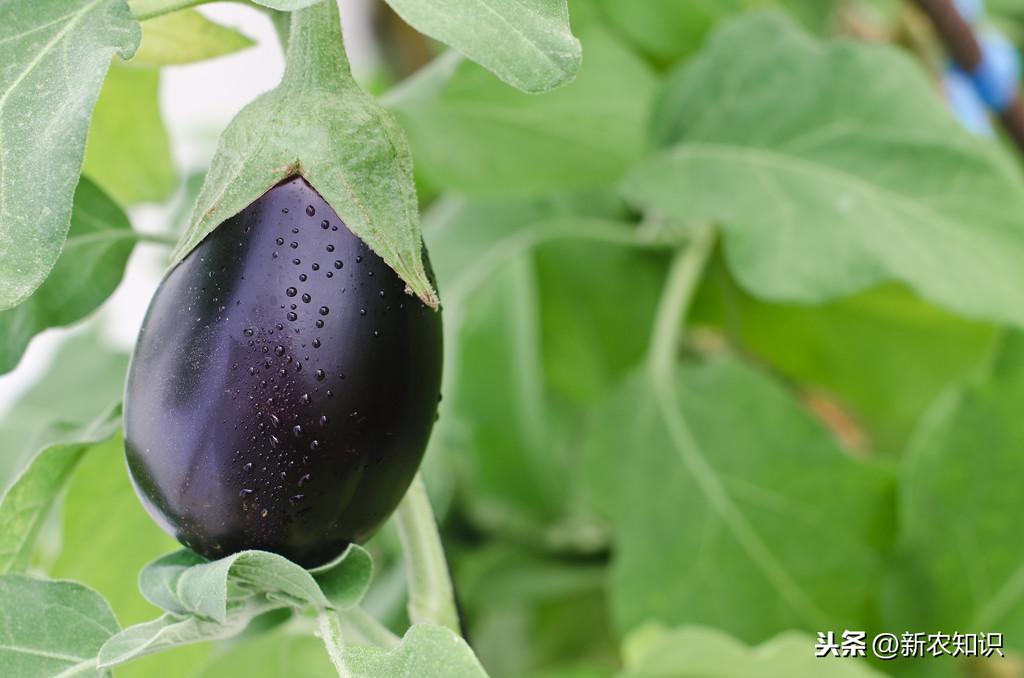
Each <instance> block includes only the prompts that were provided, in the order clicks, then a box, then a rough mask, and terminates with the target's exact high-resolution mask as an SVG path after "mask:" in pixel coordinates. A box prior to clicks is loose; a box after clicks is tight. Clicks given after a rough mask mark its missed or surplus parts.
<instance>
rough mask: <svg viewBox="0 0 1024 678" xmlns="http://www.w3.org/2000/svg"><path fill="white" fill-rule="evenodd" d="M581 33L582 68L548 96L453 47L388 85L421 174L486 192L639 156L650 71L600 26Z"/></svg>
mask: <svg viewBox="0 0 1024 678" xmlns="http://www.w3.org/2000/svg"><path fill="white" fill-rule="evenodd" d="M581 36H582V40H583V44H584V46H585V48H586V51H587V58H586V60H585V62H584V65H583V68H582V69H581V70H580V75H579V77H578V78H577V79H576V81H575V82H574V83H572V84H571V85H569V86H567V87H565V88H563V89H561V90H559V91H557V92H552V93H550V94H545V95H544V96H540V97H538V96H530V95H528V94H523V93H521V92H517V91H515V90H513V89H511V88H509V87H507V86H505V85H503V84H502V83H501V82H499V81H498V80H496V79H495V78H494V77H493V76H491V75H490V74H489V73H487V72H486V71H485V70H483V69H482V68H480V67H479V66H476V65H474V64H471V63H469V62H459V61H458V60H457V59H455V58H452V56H453V55H445V56H443V57H441V58H440V59H439V60H438V61H437V62H436V63H434V64H432V65H431V66H428V67H427V68H426V69H424V70H423V71H422V72H421V73H419V74H417V75H416V76H414V77H413V78H412V79H411V80H410V81H408V82H406V83H405V84H403V85H402V86H401V87H400V88H399V89H398V90H396V91H395V92H392V93H391V94H390V95H389V96H388V97H387V98H386V99H385V102H386V103H387V104H388V106H389V107H390V108H391V109H392V110H393V111H394V112H395V115H397V116H398V119H399V121H400V122H401V123H402V126H403V127H404V128H405V130H406V132H407V133H408V135H409V140H410V143H411V144H412V147H413V152H414V153H415V156H416V168H417V172H418V174H419V176H421V177H422V178H423V179H424V180H425V181H426V182H427V183H428V184H430V185H431V186H434V187H436V188H441V189H452V190H456V191H459V192H469V193H476V194H488V195H495V194H509V193H517V194H523V193H533V194H537V193H550V192H551V191H553V190H557V189H558V188H560V187H579V186H595V185H600V184H602V183H606V182H608V181H613V180H616V179H618V178H619V177H620V176H621V175H622V174H623V173H624V172H625V170H626V169H627V168H628V167H629V166H630V165H631V164H632V163H633V162H634V161H636V160H638V159H639V158H640V156H641V153H642V150H643V145H644V127H645V125H646V122H647V116H648V109H649V105H650V101H651V97H652V96H653V94H654V88H655V76H654V75H653V73H652V72H651V71H650V69H649V68H648V67H647V66H646V65H645V64H644V63H643V61H641V60H640V59H639V58H637V57H636V56H635V55H634V54H633V53H632V52H630V51H629V50H628V49H627V48H626V47H624V46H623V45H622V44H621V43H620V42H619V41H618V40H617V39H616V38H615V37H614V36H613V35H611V34H610V33H609V32H607V31H606V30H605V29H603V28H601V27H600V26H599V25H597V24H592V23H591V24H588V25H586V26H585V27H584V28H583V29H582V30H581ZM610 92H614V93H615V95H614V96H609V93H610Z"/></svg>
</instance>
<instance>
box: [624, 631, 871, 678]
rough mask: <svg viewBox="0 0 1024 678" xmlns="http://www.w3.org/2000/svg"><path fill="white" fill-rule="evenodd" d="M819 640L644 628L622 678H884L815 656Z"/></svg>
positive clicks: (857, 665) (628, 647)
mask: <svg viewBox="0 0 1024 678" xmlns="http://www.w3.org/2000/svg"><path fill="white" fill-rule="evenodd" d="M815 642H816V641H815V639H814V638H813V637H811V636H809V635H806V634H803V633H797V632H795V631H790V632H787V633H783V634H781V635H779V636H776V637H774V638H772V639H771V640H769V641H766V642H764V643H762V644H760V645H758V646H757V647H753V648H752V647H748V646H746V645H744V644H743V643H741V642H739V641H737V640H736V639H735V638H732V637H730V636H729V635H728V634H725V633H722V632H721V631H718V630H716V629H710V628H705V627H700V626H690V627H684V628H679V629H672V630H669V629H665V628H663V627H659V626H645V627H642V628H640V629H639V630H637V631H635V632H634V633H632V634H630V636H629V638H627V639H626V644H625V650H624V654H625V660H626V661H625V663H626V670H625V671H623V672H622V673H621V674H620V678H651V677H652V676H672V677H673V678H704V677H705V676H715V677H716V678H747V677H748V676H759V677H760V678H872V677H874V678H881V676H882V674H881V673H878V672H877V671H875V670H874V669H872V668H871V667H870V666H869V665H868V663H867V661H864V660H862V661H857V660H856V659H850V658H839V659H833V658H827V659H821V658H818V657H815V656H814V644H815Z"/></svg>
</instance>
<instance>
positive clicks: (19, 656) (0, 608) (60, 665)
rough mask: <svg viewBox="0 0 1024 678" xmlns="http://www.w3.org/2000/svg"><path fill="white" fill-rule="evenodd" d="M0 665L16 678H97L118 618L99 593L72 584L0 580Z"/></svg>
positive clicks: (15, 577)
mask: <svg viewBox="0 0 1024 678" xmlns="http://www.w3.org/2000/svg"><path fill="white" fill-rule="evenodd" d="M0 619H3V621H4V623H3V624H0V666H3V667H4V672H5V673H6V674H7V675H10V676H17V678H37V677H38V678H50V677H51V676H71V675H75V676H97V677H99V676H100V675H101V672H100V671H98V670H97V669H96V654H97V652H98V651H99V649H100V646H101V645H103V643H104V641H106V640H107V639H108V638H109V637H110V636H111V635H112V634H114V633H117V629H118V627H117V620H116V619H114V615H113V613H111V611H110V606H109V605H107V603H106V601H104V600H103V597H102V596H100V595H99V594H98V593H96V592H95V591H92V590H91V589H88V588H86V587H85V586H82V585H81V584H76V583H74V582H69V581H45V580H41V579H32V578H31V577H25V576H22V575H15V574H8V575H4V576H0Z"/></svg>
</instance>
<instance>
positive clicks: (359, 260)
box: [356, 254, 363, 264]
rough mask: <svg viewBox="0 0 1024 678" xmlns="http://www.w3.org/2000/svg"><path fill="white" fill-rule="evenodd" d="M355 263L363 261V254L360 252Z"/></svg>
mask: <svg viewBox="0 0 1024 678" xmlns="http://www.w3.org/2000/svg"><path fill="white" fill-rule="evenodd" d="M356 263H357V264H361V263H363V255H361V254H360V255H358V256H356Z"/></svg>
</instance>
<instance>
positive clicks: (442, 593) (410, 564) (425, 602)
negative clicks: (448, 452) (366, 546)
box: [395, 473, 460, 633]
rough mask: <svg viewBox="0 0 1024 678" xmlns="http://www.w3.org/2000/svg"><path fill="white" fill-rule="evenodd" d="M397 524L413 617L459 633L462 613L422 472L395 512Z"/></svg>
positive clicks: (411, 615) (414, 620)
mask: <svg viewBox="0 0 1024 678" xmlns="http://www.w3.org/2000/svg"><path fill="white" fill-rule="evenodd" d="M395 526H396V527H397V528H398V537H399V539H400V540H401V542H402V551H403V553H404V555H405V572H406V579H407V580H408V582H409V619H410V621H412V623H413V624H417V623H420V622H428V623H431V624H438V625H440V626H447V627H448V628H450V629H451V630H452V631H454V632H455V633H459V632H460V630H459V614H458V612H457V611H456V609H455V594H454V592H453V590H452V580H451V577H450V576H449V574H448V563H447V561H445V557H444V548H443V547H442V546H441V535H440V534H439V533H438V531H437V523H436V522H435V521H434V512H433V510H431V508H430V499H429V498H428V497H427V488H426V485H424V484H423V479H422V478H421V477H420V475H419V474H418V473H417V474H416V478H415V479H413V481H412V485H410V486H409V491H408V492H407V493H406V495H405V499H403V500H402V503H401V504H399V506H398V510H397V511H396V512H395Z"/></svg>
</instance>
